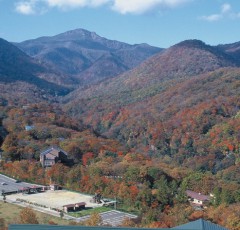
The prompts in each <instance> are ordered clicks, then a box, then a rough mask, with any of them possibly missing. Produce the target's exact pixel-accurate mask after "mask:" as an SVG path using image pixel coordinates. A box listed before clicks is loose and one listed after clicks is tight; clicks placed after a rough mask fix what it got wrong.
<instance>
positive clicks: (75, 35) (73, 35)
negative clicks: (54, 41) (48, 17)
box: [54, 28, 101, 40]
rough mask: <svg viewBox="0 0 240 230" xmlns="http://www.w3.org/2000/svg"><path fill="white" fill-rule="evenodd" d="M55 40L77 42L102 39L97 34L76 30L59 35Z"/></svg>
mask: <svg viewBox="0 0 240 230" xmlns="http://www.w3.org/2000/svg"><path fill="white" fill-rule="evenodd" d="M54 37H55V38H62V39H77V40H88V39H90V40H97V39H100V38H101V37H100V36H99V35H97V34H96V33H95V32H90V31H88V30H85V29H81V28H79V29H75V30H70V31H67V32H65V33H61V34H58V35H56V36H54Z"/></svg>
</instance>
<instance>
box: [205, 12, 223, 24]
mask: <svg viewBox="0 0 240 230" xmlns="http://www.w3.org/2000/svg"><path fill="white" fill-rule="evenodd" d="M221 18H222V15H221V14H212V15H209V16H202V17H201V19H203V20H206V21H209V22H214V21H219V20H220V19H221Z"/></svg>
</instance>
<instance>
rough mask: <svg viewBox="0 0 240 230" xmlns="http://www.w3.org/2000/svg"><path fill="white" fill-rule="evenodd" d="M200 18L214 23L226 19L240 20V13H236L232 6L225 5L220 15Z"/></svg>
mask: <svg viewBox="0 0 240 230" xmlns="http://www.w3.org/2000/svg"><path fill="white" fill-rule="evenodd" d="M200 18H201V19H203V20H206V21H209V22H214V21H219V20H220V19H224V18H230V19H236V18H240V13H236V12H234V11H233V9H232V6H231V5H230V4H229V3H225V4H223V5H222V6H221V12H220V13H219V14H212V15H208V16H202V17H200Z"/></svg>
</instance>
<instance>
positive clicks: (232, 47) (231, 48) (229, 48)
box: [217, 42, 240, 65]
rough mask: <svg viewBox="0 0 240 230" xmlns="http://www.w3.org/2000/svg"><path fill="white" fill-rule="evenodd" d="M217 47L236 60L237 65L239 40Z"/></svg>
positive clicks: (239, 56) (239, 47)
mask: <svg viewBox="0 0 240 230" xmlns="http://www.w3.org/2000/svg"><path fill="white" fill-rule="evenodd" d="M217 47H218V48H219V49H221V50H223V51H224V52H226V53H227V54H228V55H231V56H232V57H233V58H234V59H235V60H236V62H237V63H238V65H239V64H240V42H235V43H232V44H225V45H218V46H217Z"/></svg>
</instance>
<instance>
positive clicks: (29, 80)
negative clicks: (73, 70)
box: [0, 39, 70, 100]
mask: <svg viewBox="0 0 240 230" xmlns="http://www.w3.org/2000/svg"><path fill="white" fill-rule="evenodd" d="M56 74H57V73H55V72H53V71H52V70H51V69H50V68H48V67H47V66H44V65H41V64H40V63H38V62H37V61H36V60H34V59H32V58H30V57H29V56H28V55H26V54H25V53H24V52H22V51H21V50H19V49H18V48H17V47H15V46H14V45H12V44H11V43H9V42H7V41H6V40H3V39H0V89H1V96H3V95H5V96H7V97H9V96H11V95H12V97H13V98H14V96H16V98H20V97H21V95H23V94H25V96H26V98H27V97H29V96H30V97H34V96H36V100H38V99H39V98H37V97H40V98H41V97H43V96H44V97H48V96H49V97H53V96H56V95H64V94H66V93H68V92H69V91H70V89H69V88H68V87H65V86H63V85H58V83H52V82H50V81H48V80H45V79H51V78H55V77H56ZM60 77H61V76H60ZM60 77H59V78H60ZM44 78H45V79H44ZM13 93H14V94H15V95H13ZM32 99H33V98H32Z"/></svg>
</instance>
